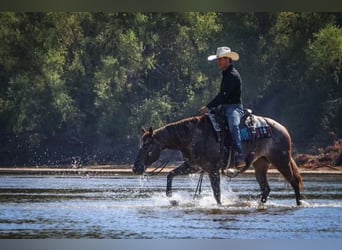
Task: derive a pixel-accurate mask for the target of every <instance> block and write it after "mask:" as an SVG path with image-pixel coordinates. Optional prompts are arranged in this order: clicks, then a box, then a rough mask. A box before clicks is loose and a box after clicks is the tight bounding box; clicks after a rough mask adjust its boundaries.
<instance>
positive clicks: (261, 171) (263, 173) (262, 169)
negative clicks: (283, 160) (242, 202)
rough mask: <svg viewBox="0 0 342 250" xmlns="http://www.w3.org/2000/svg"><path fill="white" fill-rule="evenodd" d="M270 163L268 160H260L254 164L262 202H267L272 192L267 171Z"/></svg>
mask: <svg viewBox="0 0 342 250" xmlns="http://www.w3.org/2000/svg"><path fill="white" fill-rule="evenodd" d="M269 165H270V164H269V161H268V160H267V159H266V158H264V157H263V158H260V159H258V160H257V161H256V162H254V163H253V166H254V169H255V177H256V180H257V182H258V183H259V186H260V191H261V202H262V203H265V202H266V201H267V198H268V195H269V193H270V192H271V189H270V186H269V184H268V181H267V170H268V167H269Z"/></svg>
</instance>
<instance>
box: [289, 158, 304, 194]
mask: <svg viewBox="0 0 342 250" xmlns="http://www.w3.org/2000/svg"><path fill="white" fill-rule="evenodd" d="M289 165H290V167H291V171H292V174H293V177H294V178H296V179H297V180H298V185H299V190H300V191H302V190H303V188H304V183H303V179H302V176H301V174H300V172H299V168H298V166H297V164H296V162H295V160H294V159H293V158H292V157H291V158H290V164H289Z"/></svg>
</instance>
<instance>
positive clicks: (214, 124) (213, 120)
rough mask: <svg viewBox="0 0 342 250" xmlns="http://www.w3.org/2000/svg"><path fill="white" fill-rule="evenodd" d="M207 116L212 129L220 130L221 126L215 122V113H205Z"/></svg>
mask: <svg viewBox="0 0 342 250" xmlns="http://www.w3.org/2000/svg"><path fill="white" fill-rule="evenodd" d="M206 115H207V116H208V117H209V120H210V122H211V125H212V126H213V129H214V130H215V132H221V127H220V124H219V123H218V122H217V120H216V118H215V115H214V114H210V113H208V114H206Z"/></svg>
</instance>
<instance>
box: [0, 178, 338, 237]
mask: <svg viewBox="0 0 342 250" xmlns="http://www.w3.org/2000/svg"><path fill="white" fill-rule="evenodd" d="M197 178H198V176H196V175H192V176H190V177H178V178H175V180H174V185H173V189H174V195H173V197H172V198H171V199H169V198H168V197H166V195H165V185H166V179H165V176H156V177H153V178H150V179H143V178H140V177H136V176H122V177H114V178H99V177H97V178H95V177H94V178H79V177H70V176H68V177H66V178H60V177H27V176H1V177H0V238H114V239H120V238H121V239H133V238H156V239H167V238H172V239H174V238H197V239H198V238H200V239H202V238H228V239H229V238H234V239H235V238H248V239H263V238H265V239H272V238H278V239H289V238H297V239H298V238H299V239H302V238H317V239H320V238H339V237H340V236H341V233H342V226H341V225H342V221H341V216H340V215H341V208H342V200H341V198H342V181H341V180H342V176H305V179H304V180H305V190H304V195H305V197H306V198H305V201H304V204H303V205H302V206H301V207H297V206H296V205H295V199H294V194H293V190H292V189H291V188H290V187H286V186H285V185H284V183H283V182H281V181H279V180H277V179H276V178H275V179H272V178H270V186H271V194H270V198H269V200H268V202H267V203H266V205H261V204H260V203H259V187H258V185H257V183H256V181H255V179H254V178H253V177H251V178H247V177H246V178H242V177H240V178H236V179H234V180H228V179H223V180H222V185H221V188H222V203H223V205H222V206H217V205H216V202H215V200H214V198H213V195H212V191H211V188H210V184H209V181H208V179H206V178H205V179H204V181H203V191H202V194H201V196H200V197H199V198H197V199H193V195H194V191H195V188H196V185H197ZM171 201H173V202H171Z"/></svg>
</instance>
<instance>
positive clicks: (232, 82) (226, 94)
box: [206, 64, 242, 109]
mask: <svg viewBox="0 0 342 250" xmlns="http://www.w3.org/2000/svg"><path fill="white" fill-rule="evenodd" d="M241 84H242V81H241V77H240V74H239V72H238V71H237V70H236V69H235V68H234V66H233V65H232V64H231V65H230V66H229V67H228V68H227V69H226V70H225V71H222V81H221V87H220V92H219V93H218V94H217V96H215V98H214V99H213V100H212V101H211V102H209V104H208V105H206V106H207V107H208V108H209V109H211V108H213V107H217V106H218V105H223V104H241Z"/></svg>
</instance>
